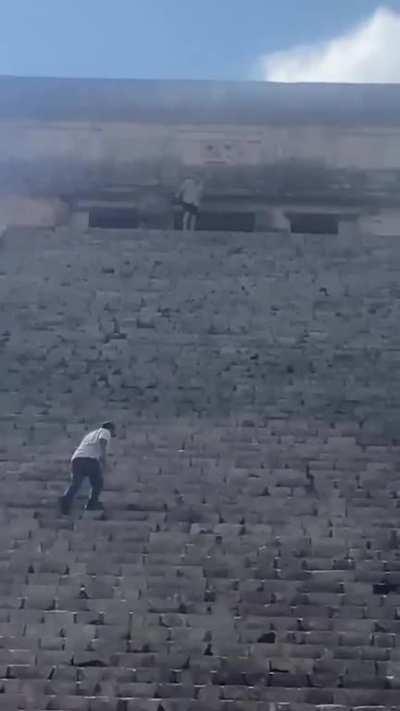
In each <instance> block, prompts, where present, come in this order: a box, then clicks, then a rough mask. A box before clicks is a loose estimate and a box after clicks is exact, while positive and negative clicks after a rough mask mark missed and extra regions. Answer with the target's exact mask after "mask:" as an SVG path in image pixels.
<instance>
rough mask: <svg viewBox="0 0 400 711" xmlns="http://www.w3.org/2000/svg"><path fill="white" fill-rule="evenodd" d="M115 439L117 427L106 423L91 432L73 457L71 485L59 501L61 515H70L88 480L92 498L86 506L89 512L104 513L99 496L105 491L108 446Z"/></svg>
mask: <svg viewBox="0 0 400 711" xmlns="http://www.w3.org/2000/svg"><path fill="white" fill-rule="evenodd" d="M111 437H115V425H114V424H113V423H112V422H104V423H103V424H102V425H101V427H99V428H98V429H97V430H93V431H92V432H89V434H87V435H86V436H85V437H84V438H83V440H82V441H81V443H80V445H79V446H78V447H77V449H76V450H75V452H74V453H73V455H72V457H71V469H72V472H71V484H70V485H69V487H68V489H67V490H66V491H65V493H64V495H63V496H61V498H60V500H59V504H60V509H61V513H63V514H68V513H69V512H70V510H71V506H72V502H73V500H74V498H75V496H76V494H77V493H78V491H79V489H80V488H81V486H82V484H83V481H84V480H85V479H86V478H88V479H89V481H90V486H91V493H90V498H89V500H88V502H87V504H86V510H87V511H102V510H103V508H104V507H103V504H102V503H101V502H100V501H99V496H100V494H101V492H102V489H103V474H104V470H105V466H106V452H107V446H108V443H109V441H110V439H111Z"/></svg>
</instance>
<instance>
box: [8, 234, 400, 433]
mask: <svg viewBox="0 0 400 711" xmlns="http://www.w3.org/2000/svg"><path fill="white" fill-rule="evenodd" d="M399 269H400V243H399V241H398V239H395V238H386V239H384V240H383V239H380V238H377V237H365V238H360V239H359V240H357V241H355V240H351V239H346V237H344V236H342V237H339V238H331V237H329V238H328V237H312V238H311V237H307V236H296V237H294V236H291V237H289V236H285V235H274V236H272V235H268V234H254V235H242V234H236V235H228V234H218V235H215V234H207V233H204V234H201V235H199V234H194V235H187V234H182V233H161V232H149V233H145V232H140V231H138V232H132V233H129V232H128V233H127V232H125V233H124V232H120V233H117V232H104V231H98V232H97V231H90V232H89V233H86V234H83V233H82V234H79V233H75V234H73V233H71V232H70V231H68V230H66V229H61V228H60V229H58V230H56V231H51V230H47V231H46V230H38V231H32V230H30V231H29V230H26V231H24V230H9V231H8V232H6V234H5V235H4V237H3V239H2V247H1V267H0V303H1V306H0V308H1V331H0V349H1V350H0V363H1V372H2V379H1V385H0V389H1V392H2V403H3V407H2V410H3V415H2V427H7V428H8V429H10V428H11V429H12V428H13V426H14V423H15V422H18V423H20V422H25V421H26V422H29V421H30V420H31V419H32V416H34V417H35V427H36V428H39V429H40V427H41V426H43V427H44V428H47V429H48V428H54V429H55V430H56V429H57V427H58V425H59V423H64V422H65V416H66V413H68V414H70V415H71V418H74V419H76V418H83V419H84V418H89V419H93V418H95V419H96V420H97V419H98V418H99V416H100V413H103V412H104V411H107V414H112V415H113V416H114V417H116V418H118V417H120V418H123V420H124V421H126V422H129V421H133V420H135V419H137V418H139V417H141V418H144V419H145V418H146V417H149V418H152V419H153V420H154V418H155V417H157V418H162V419H164V418H170V417H176V416H190V417H192V416H193V417H208V418H211V419H213V420H216V419H218V418H224V417H226V416H231V415H232V416H239V417H240V418H242V419H243V418H246V417H252V416H258V417H261V418H265V419H268V418H270V417H274V418H276V417H286V416H288V415H292V416H301V417H307V416H314V415H315V416H318V417H320V418H322V419H325V420H326V421H327V422H330V421H337V420H340V419H345V420H347V421H348V420H352V421H355V422H357V423H358V424H360V423H361V424H362V426H364V427H366V428H372V429H374V430H376V429H378V430H379V429H383V430H384V431H385V432H386V433H390V436H392V435H393V436H395V435H397V415H398V411H399V406H400V384H399V383H400V381H399V377H398V376H399V362H400V336H399V331H398V322H399V312H400V290H399V286H398V274H399ZM6 423H7V424H6ZM60 426H61V424H60Z"/></svg>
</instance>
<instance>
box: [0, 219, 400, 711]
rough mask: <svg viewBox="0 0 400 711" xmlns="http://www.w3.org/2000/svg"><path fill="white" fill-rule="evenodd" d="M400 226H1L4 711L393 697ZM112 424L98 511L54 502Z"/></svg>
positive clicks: (353, 704)
mask: <svg viewBox="0 0 400 711" xmlns="http://www.w3.org/2000/svg"><path fill="white" fill-rule="evenodd" d="M399 267H400V246H399V243H398V241H397V240H395V239H385V240H379V239H373V238H368V239H367V238H360V240H358V241H349V240H345V239H344V238H342V237H341V238H335V239H333V238H326V237H318V238H308V237H306V236H304V237H302V236H299V237H293V236H292V237H288V236H285V235H279V236H278V235H274V236H271V235H267V234H266V235H261V234H258V235H246V236H244V235H238V234H236V235H234V236H232V235H223V234H222V235H221V234H219V235H211V234H202V235H197V234H195V235H186V234H182V233H180V234H178V233H175V234H174V233H170V234H166V233H157V232H150V233H144V232H127V233H113V232H93V231H90V232H88V233H81V234H77V233H72V232H70V231H68V230H61V229H59V230H56V231H47V232H46V231H37V232H34V231H32V230H31V231H28V230H27V231H21V230H19V231H17V230H9V231H8V232H6V234H5V235H4V237H3V240H2V244H1V247H0V303H1V306H0V308H1V319H0V324H1V326H0V365H1V374H2V378H1V383H0V390H1V403H2V408H1V417H0V434H1V439H0V487H1V489H0V491H1V500H0V535H1V542H2V546H1V551H0V709H2V708H4V709H11V711H13V709H31V710H32V711H33V710H34V709H35V710H36V709H41V710H42V709H59V710H60V711H61V709H71V710H72V709H79V710H81V709H82V710H83V711H103V710H104V711H108V710H111V711H130V710H131V709H134V710H135V711H138V710H139V711H140V710H143V711H153V710H154V711H163V710H164V711H181V710H182V711H189V710H190V711H192V710H193V711H197V710H198V711H214V710H215V711H219V710H220V709H222V710H225V711H242V710H245V711H264V710H265V709H266V710H267V711H317V710H318V711H350V710H355V709H359V710H361V709H363V710H364V711H367V709H379V710H380V711H388V710H389V709H392V711H393V710H395V709H399V708H400V704H399V699H400V652H399V651H398V650H399V649H400V621H399V620H400V555H399V549H400V533H399V530H400V529H399V525H398V521H399V498H400V496H399V492H400V487H399V482H398V461H399V456H400V441H399V438H398V435H397V411H398V407H399V397H400V391H399V384H398V368H397V363H398V362H399V353H400V346H399V336H398V335H397V334H398V329H397V328H396V327H397V321H398V311H399V298H398V297H399V293H400V292H399V289H398V286H397V281H398V273H399ZM105 416H107V418H108V417H110V418H112V419H114V420H116V422H117V425H118V426H119V430H120V436H119V438H118V439H117V440H115V442H114V444H113V454H112V456H111V459H110V468H109V471H108V473H107V479H106V488H105V492H104V503H105V506H106V516H105V517H99V516H98V515H92V514H87V515H85V516H83V517H81V516H80V509H81V506H82V503H83V497H82V498H80V499H79V500H78V501H77V505H76V508H75V511H74V513H73V514H72V516H71V517H59V516H58V514H57V511H56V500H57V496H58V495H59V494H60V493H61V492H62V490H63V487H64V485H65V483H66V479H67V475H68V458H69V456H70V454H71V451H72V449H73V447H74V446H75V444H76V443H77V441H78V439H79V437H81V436H82V434H83V433H84V432H85V430H86V428H87V427H89V426H92V425H94V424H97V422H98V421H99V420H101V419H103V418H104V417H105Z"/></svg>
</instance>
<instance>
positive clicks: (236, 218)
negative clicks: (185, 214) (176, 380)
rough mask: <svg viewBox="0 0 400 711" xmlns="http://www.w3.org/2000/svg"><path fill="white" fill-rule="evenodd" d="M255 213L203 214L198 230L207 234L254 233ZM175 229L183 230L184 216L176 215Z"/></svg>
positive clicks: (201, 213)
mask: <svg viewBox="0 0 400 711" xmlns="http://www.w3.org/2000/svg"><path fill="white" fill-rule="evenodd" d="M255 224H256V220H255V214H254V213H253V212H201V211H200V214H199V217H198V219H197V228H196V229H197V230H200V231H203V232H204V231H207V232H254V230H255ZM174 227H175V229H176V230H181V229H182V216H181V215H180V214H179V213H176V214H175V217H174Z"/></svg>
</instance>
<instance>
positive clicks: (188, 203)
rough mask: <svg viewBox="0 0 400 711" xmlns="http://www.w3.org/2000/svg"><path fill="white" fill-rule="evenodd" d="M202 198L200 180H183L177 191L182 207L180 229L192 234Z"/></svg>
mask: <svg viewBox="0 0 400 711" xmlns="http://www.w3.org/2000/svg"><path fill="white" fill-rule="evenodd" d="M202 197H203V183H202V181H201V180H200V178H196V177H193V176H192V177H190V178H185V180H184V181H183V183H182V185H181V187H180V188H179V190H178V193H177V198H178V200H179V202H180V204H181V206H182V229H183V230H188V231H190V232H193V231H194V230H195V229H196V223H197V218H198V215H199V210H200V203H201V199H202Z"/></svg>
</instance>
